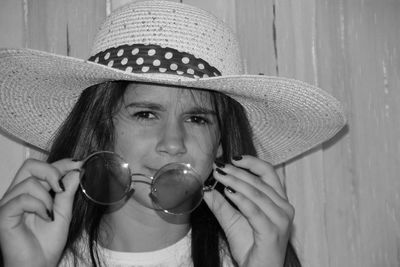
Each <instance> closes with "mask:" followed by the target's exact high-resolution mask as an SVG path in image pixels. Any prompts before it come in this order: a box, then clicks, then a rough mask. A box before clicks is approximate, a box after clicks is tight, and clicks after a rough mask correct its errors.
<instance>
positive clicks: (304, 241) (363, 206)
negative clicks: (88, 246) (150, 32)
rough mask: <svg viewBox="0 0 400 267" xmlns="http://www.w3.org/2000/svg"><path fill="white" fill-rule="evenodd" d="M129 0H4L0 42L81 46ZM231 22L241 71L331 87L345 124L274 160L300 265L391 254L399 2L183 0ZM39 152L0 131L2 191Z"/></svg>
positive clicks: (398, 137)
mask: <svg viewBox="0 0 400 267" xmlns="http://www.w3.org/2000/svg"><path fill="white" fill-rule="evenodd" d="M125 2H128V1H127V0H68V1H65V0H1V4H0V46H1V47H6V46H12V47H29V48H35V49H40V50H45V51H51V52H56V53H60V54H64V55H71V56H76V57H81V58H86V57H87V56H88V51H89V47H90V43H91V40H92V38H93V35H94V33H95V31H96V28H97V27H98V25H99V24H100V22H101V21H102V20H103V19H104V17H105V16H106V14H108V13H109V12H110V11H111V10H112V9H114V8H115V7H117V6H119V5H121V4H123V3H125ZM183 2H185V3H190V4H193V5H196V6H199V7H201V8H204V9H206V10H209V11H211V12H212V13H214V14H215V15H217V16H218V17H220V18H222V19H223V20H224V21H226V22H227V23H228V24H229V25H231V27H232V28H233V29H234V30H235V31H236V32H237V33H238V35H239V37H240V42H241V46H242V50H243V56H244V61H245V64H246V71H247V72H248V73H251V74H258V73H264V74H266V75H279V76H287V77H293V78H298V79H301V80H304V81H307V82H309V83H312V84H315V85H317V86H319V87H322V88H324V89H325V90H327V91H329V92H331V93H332V94H333V95H334V96H336V97H337V98H339V99H340V100H341V101H342V102H343V104H344V106H345V109H346V112H347V114H348V120H349V124H348V127H346V129H344V130H343V131H342V132H340V134H339V135H338V136H337V137H336V138H334V139H333V140H331V141H329V142H327V143H325V144H323V145H321V146H319V147H317V148H315V149H313V150H312V151H311V152H309V153H307V154H305V155H303V156H301V157H298V158H297V159H295V160H292V161H291V162H289V163H287V164H285V165H283V166H281V167H280V169H279V172H280V173H281V174H282V179H283V180H284V181H285V184H286V186H287V191H288V195H289V198H290V200H291V202H292V203H293V204H294V206H295V208H296V218H295V227H294V235H293V243H294V245H295V246H296V248H297V250H298V253H299V256H300V258H301V260H302V262H303V265H304V266H312V267H320V266H326V267H343V266H371V267H373V266H374V267H375V266H399V265H400V256H399V251H400V224H399V223H400V179H399V178H400V177H399V173H400V123H399V121H398V120H399V114H400V113H399V111H400V88H399V86H400V56H399V53H400V16H399V14H400V1H399V0H379V1H378V0H375V1H374V0H350V1H345V0H335V1H329V0H302V1H293V0H246V1H244V0H202V1H195V0H183ZM30 156H32V157H37V158H38V157H39V158H40V157H41V156H42V155H41V154H40V153H38V152H37V151H34V150H32V149H29V148H27V147H25V146H24V145H22V144H19V143H17V142H15V141H13V140H12V139H11V138H9V137H7V136H6V135H4V134H3V135H0V171H1V174H0V178H1V179H0V195H1V194H2V193H3V192H4V190H6V188H7V185H8V183H9V181H10V180H11V179H12V177H13V175H14V173H15V172H16V170H17V168H18V167H19V165H20V164H21V163H22V162H23V160H24V159H25V158H27V157H30Z"/></svg>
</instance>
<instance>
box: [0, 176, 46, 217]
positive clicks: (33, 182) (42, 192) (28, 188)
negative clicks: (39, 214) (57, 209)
mask: <svg viewBox="0 0 400 267" xmlns="http://www.w3.org/2000/svg"><path fill="white" fill-rule="evenodd" d="M24 194H27V195H31V196H32V197H34V198H36V199H39V200H41V201H42V202H43V203H44V204H45V206H46V208H47V209H48V210H52V209H53V200H52V198H51V195H50V193H49V191H48V190H47V189H46V188H45V187H44V186H43V185H42V184H41V183H40V182H39V181H38V180H37V179H36V178H34V177H30V178H28V179H26V180H24V181H22V182H21V183H19V184H17V185H16V186H14V187H13V188H12V190H10V191H8V192H6V193H5V194H4V196H3V198H2V199H1V201H0V205H2V204H3V203H6V202H8V201H10V200H11V199H12V198H16V197H17V196H19V195H24Z"/></svg>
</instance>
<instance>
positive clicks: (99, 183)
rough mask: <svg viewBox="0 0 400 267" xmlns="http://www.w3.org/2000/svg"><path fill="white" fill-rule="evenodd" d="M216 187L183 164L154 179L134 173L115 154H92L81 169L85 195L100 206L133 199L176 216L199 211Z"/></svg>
mask: <svg viewBox="0 0 400 267" xmlns="http://www.w3.org/2000/svg"><path fill="white" fill-rule="evenodd" d="M206 184H208V185H206ZM216 184H217V181H215V180H214V179H213V178H212V179H209V180H207V183H203V182H202V179H201V178H200V176H199V175H198V174H197V172H196V171H195V170H194V169H193V168H192V166H191V165H190V164H188V163H181V162H177V163H169V164H167V165H165V166H163V167H161V168H160V169H159V170H158V171H157V172H156V173H155V175H154V176H153V177H151V176H147V175H145V174H142V173H134V172H132V171H131V169H130V168H129V164H128V163H126V161H125V160H124V159H123V158H122V157H121V156H120V155H118V154H116V153H115V152H112V151H98V152H95V153H92V154H91V155H89V156H88V157H86V158H85V159H84V160H83V163H82V166H81V169H80V186H81V189H82V192H83V193H84V195H85V196H86V197H87V198H88V199H90V200H91V201H92V202H94V203H96V204H99V205H114V204H117V203H121V202H122V201H125V200H127V199H128V198H133V199H134V200H136V201H137V202H139V203H140V204H142V205H143V206H146V207H148V208H152V209H155V210H159V211H163V212H165V213H168V214H175V215H181V214H187V213H190V212H192V211H193V210H195V209H196V208H197V207H198V206H199V205H200V203H201V201H202V199H203V195H204V192H205V191H209V190H212V189H214V187H215V186H216Z"/></svg>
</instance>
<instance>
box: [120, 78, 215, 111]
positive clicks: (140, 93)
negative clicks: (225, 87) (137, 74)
mask: <svg viewBox="0 0 400 267" xmlns="http://www.w3.org/2000/svg"><path fill="white" fill-rule="evenodd" d="M124 101H125V102H126V101H128V102H136V101H145V102H154V103H159V104H164V105H168V104H173V105H174V104H178V103H179V104H180V105H182V104H183V105H190V106H192V105H196V106H203V107H211V106H212V105H211V94H210V93H209V92H207V91H203V90H195V89H189V88H181V87H175V86H165V85H157V84H141V83H132V84H130V85H128V87H127V90H126V92H125V95H124Z"/></svg>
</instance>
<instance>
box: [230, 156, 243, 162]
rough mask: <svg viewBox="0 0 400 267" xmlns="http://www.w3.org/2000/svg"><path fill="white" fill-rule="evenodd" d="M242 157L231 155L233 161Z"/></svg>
mask: <svg viewBox="0 0 400 267" xmlns="http://www.w3.org/2000/svg"><path fill="white" fill-rule="evenodd" d="M242 158H243V157H242V156H233V157H232V159H233V160H235V161H238V160H241V159H242Z"/></svg>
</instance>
